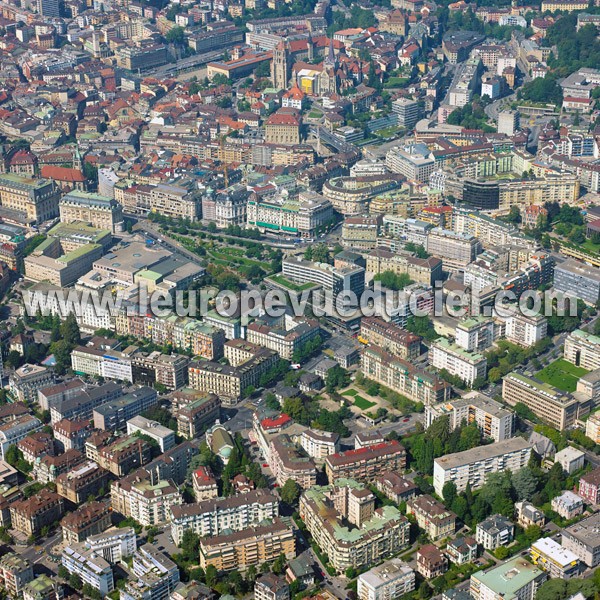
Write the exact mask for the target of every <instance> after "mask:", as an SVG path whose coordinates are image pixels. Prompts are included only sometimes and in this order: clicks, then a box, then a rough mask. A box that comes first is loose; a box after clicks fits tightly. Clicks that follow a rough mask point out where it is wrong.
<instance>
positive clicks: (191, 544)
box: [179, 529, 200, 562]
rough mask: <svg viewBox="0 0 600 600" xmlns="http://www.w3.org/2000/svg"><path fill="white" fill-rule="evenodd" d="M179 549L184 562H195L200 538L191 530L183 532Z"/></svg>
mask: <svg viewBox="0 0 600 600" xmlns="http://www.w3.org/2000/svg"><path fill="white" fill-rule="evenodd" d="M179 547H180V548H181V550H182V552H181V553H182V554H183V556H184V558H185V560H187V561H189V562H196V561H197V559H198V552H199V549H200V538H199V537H198V534H197V533H195V532H194V531H193V530H192V529H186V530H185V531H184V532H183V536H182V538H181V544H179Z"/></svg>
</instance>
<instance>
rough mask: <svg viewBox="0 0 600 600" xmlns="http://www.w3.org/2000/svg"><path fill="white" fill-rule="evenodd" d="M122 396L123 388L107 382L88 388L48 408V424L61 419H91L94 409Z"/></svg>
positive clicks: (112, 382)
mask: <svg viewBox="0 0 600 600" xmlns="http://www.w3.org/2000/svg"><path fill="white" fill-rule="evenodd" d="M122 395H123V387H122V386H120V385H118V384H117V383H115V382H114V381H109V382H108V383H104V384H102V385H99V386H97V387H88V388H86V389H84V390H81V391H79V392H78V393H77V394H75V395H72V396H71V395H69V396H68V397H65V398H63V399H61V400H59V401H58V402H57V403H56V405H53V406H51V407H50V423H51V424H52V425H54V424H55V423H58V421H61V420H62V419H91V418H92V416H93V411H94V408H96V407H97V406H100V405H101V404H104V403H105V402H110V401H111V400H116V399H117V398H119V397H121V396H122Z"/></svg>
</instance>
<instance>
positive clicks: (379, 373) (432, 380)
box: [361, 345, 451, 406]
mask: <svg viewBox="0 0 600 600" xmlns="http://www.w3.org/2000/svg"><path fill="white" fill-rule="evenodd" d="M361 371H362V372H363V373H364V375H365V377H368V378H369V379H373V380H374V381H376V382H377V383H381V384H382V385H385V386H386V387H388V388H390V389H391V390H394V391H395V392H398V393H399V394H402V395H404V396H406V397H407V398H409V399H410V400H413V401H414V402H422V403H423V404H425V405H426V406H427V405H429V404H439V403H440V402H443V401H445V400H447V399H448V398H450V395H451V388H450V386H449V385H448V383H446V382H445V381H444V380H442V379H440V378H439V377H437V376H436V375H434V374H433V373H430V372H428V371H425V370H423V369H420V368H418V367H415V365H413V364H412V363H410V362H408V361H405V360H403V359H401V358H398V357H396V356H394V355H392V354H390V353H389V352H386V351H385V350H383V348H380V347H378V346H375V345H371V346H368V347H366V348H363V351H362V356H361Z"/></svg>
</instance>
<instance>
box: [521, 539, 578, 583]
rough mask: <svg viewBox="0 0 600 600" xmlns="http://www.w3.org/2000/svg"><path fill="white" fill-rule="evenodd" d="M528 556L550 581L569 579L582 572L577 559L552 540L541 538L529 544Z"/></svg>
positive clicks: (573, 554)
mask: <svg viewBox="0 0 600 600" xmlns="http://www.w3.org/2000/svg"><path fill="white" fill-rule="evenodd" d="M530 554H531V561H532V562H533V564H534V565H537V566H538V567H540V569H542V570H544V571H546V572H547V573H548V575H549V576H550V577H551V578H552V579H571V578H573V577H578V576H579V574H580V573H581V571H582V569H581V564H580V562H579V557H578V556H577V555H576V554H575V553H573V552H571V551H570V550H567V549H566V548H563V547H562V546H561V545H560V544H559V543H558V542H557V541H556V540H554V539H553V538H542V539H539V540H537V542H534V543H533V544H531V549H530Z"/></svg>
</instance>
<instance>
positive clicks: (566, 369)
mask: <svg viewBox="0 0 600 600" xmlns="http://www.w3.org/2000/svg"><path fill="white" fill-rule="evenodd" d="M587 372H588V371H587V370H586V369H584V368H583V367H578V366H576V365H574V364H572V363H570V362H567V361H566V360H565V359H564V358H559V359H558V360H555V361H554V362H553V363H550V364H549V365H548V366H547V367H544V368H543V369H542V370H541V371H539V372H538V373H537V374H536V377H537V378H538V379H539V380H540V381H543V382H545V383H548V384H550V385H552V386H554V387H556V388H558V389H559V390H562V391H564V392H574V391H575V390H576V388H577V381H578V380H579V378H580V377H582V376H583V375H585V374H586V373H587Z"/></svg>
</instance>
